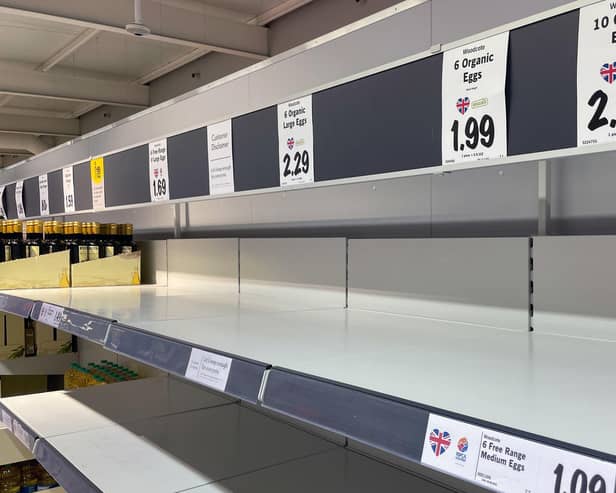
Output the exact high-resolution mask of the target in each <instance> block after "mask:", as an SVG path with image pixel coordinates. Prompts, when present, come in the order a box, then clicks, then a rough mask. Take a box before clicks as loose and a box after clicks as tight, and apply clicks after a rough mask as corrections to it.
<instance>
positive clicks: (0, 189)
mask: <svg viewBox="0 0 616 493" xmlns="http://www.w3.org/2000/svg"><path fill="white" fill-rule="evenodd" d="M4 188H5V185H2V186H0V217H2V218H4V219H6V212H5V210H4Z"/></svg>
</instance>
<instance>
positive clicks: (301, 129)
mask: <svg viewBox="0 0 616 493" xmlns="http://www.w3.org/2000/svg"><path fill="white" fill-rule="evenodd" d="M312 143H313V128H312V95H310V96H306V97H303V98H299V99H294V100H293V101H288V102H286V103H282V104H279V105H278V158H279V165H280V186H281V187H284V186H288V185H300V184H303V183H314V153H313V144H312Z"/></svg>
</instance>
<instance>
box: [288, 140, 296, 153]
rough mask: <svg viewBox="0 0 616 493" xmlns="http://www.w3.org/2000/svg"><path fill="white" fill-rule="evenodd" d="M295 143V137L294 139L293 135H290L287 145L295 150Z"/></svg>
mask: <svg viewBox="0 0 616 493" xmlns="http://www.w3.org/2000/svg"><path fill="white" fill-rule="evenodd" d="M294 145H295V139H294V138H293V137H289V138H288V139H287V147H288V148H289V149H290V150H293V146H294Z"/></svg>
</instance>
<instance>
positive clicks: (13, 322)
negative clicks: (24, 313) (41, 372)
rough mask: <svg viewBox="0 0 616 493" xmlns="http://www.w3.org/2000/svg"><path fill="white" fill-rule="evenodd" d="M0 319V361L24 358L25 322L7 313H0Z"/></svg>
mask: <svg viewBox="0 0 616 493" xmlns="http://www.w3.org/2000/svg"><path fill="white" fill-rule="evenodd" d="M0 318H1V319H2V324H1V325H2V336H1V339H0V359H15V358H21V357H23V356H25V348H26V321H25V320H24V319H23V318H21V317H17V316H15V315H10V314H8V313H0Z"/></svg>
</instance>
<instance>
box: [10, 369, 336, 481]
mask: <svg viewBox="0 0 616 493" xmlns="http://www.w3.org/2000/svg"><path fill="white" fill-rule="evenodd" d="M2 404H3V405H4V406H6V407H7V408H8V409H9V410H10V412H11V413H13V414H14V415H15V416H16V417H17V419H19V420H20V421H22V422H23V423H25V424H27V425H28V426H29V427H30V428H31V429H32V431H33V432H34V433H35V434H36V435H37V436H39V437H40V438H44V439H45V440H46V441H47V442H48V443H49V444H50V445H51V447H52V448H53V449H54V450H55V451H56V453H57V454H59V455H58V457H61V458H59V459H58V460H59V461H60V462H61V463H65V462H64V461H66V462H68V463H70V464H72V465H73V466H74V467H75V468H76V469H77V470H78V471H80V472H81V473H82V474H83V475H84V476H85V477H86V478H87V479H88V480H89V481H91V482H92V483H93V484H94V485H96V486H97V487H98V488H99V489H100V490H101V491H105V492H106V491H114V492H124V491H126V492H128V491H148V492H161V493H171V492H177V491H182V490H185V489H190V488H195V487H198V486H202V485H205V484H208V483H210V482H213V481H217V480H220V479H225V478H230V477H233V476H235V475H239V474H245V473H248V472H253V471H257V470H260V469H262V468H265V467H271V466H274V465H277V464H281V463H283V462H287V461H289V460H295V459H299V458H303V457H308V456H311V455H314V454H318V453H323V452H327V451H330V450H333V449H335V448H337V445H335V444H333V443H330V442H328V441H325V440H323V439H321V438H318V437H315V436H313V435H310V434H308V433H306V432H303V431H301V430H299V429H297V428H293V427H291V426H289V425H286V424H283V423H281V422H278V421H275V420H273V419H272V418H269V417H267V416H265V415H262V414H259V413H257V412H255V411H252V410H250V409H248V408H245V407H241V406H239V405H237V404H235V403H232V402H231V401H229V400H228V399H225V398H222V397H219V396H218V395H214V394H212V393H210V392H208V391H205V390H203V389H202V388H200V387H196V386H193V385H191V384H189V383H186V382H181V381H178V380H176V379H173V378H168V377H161V378H156V379H150V380H140V381H132V382H126V383H121V384H113V385H105V386H99V387H92V388H86V389H79V390H74V391H67V392H50V393H45V394H35V395H29V396H22V397H14V398H7V399H3V400H2Z"/></svg>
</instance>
